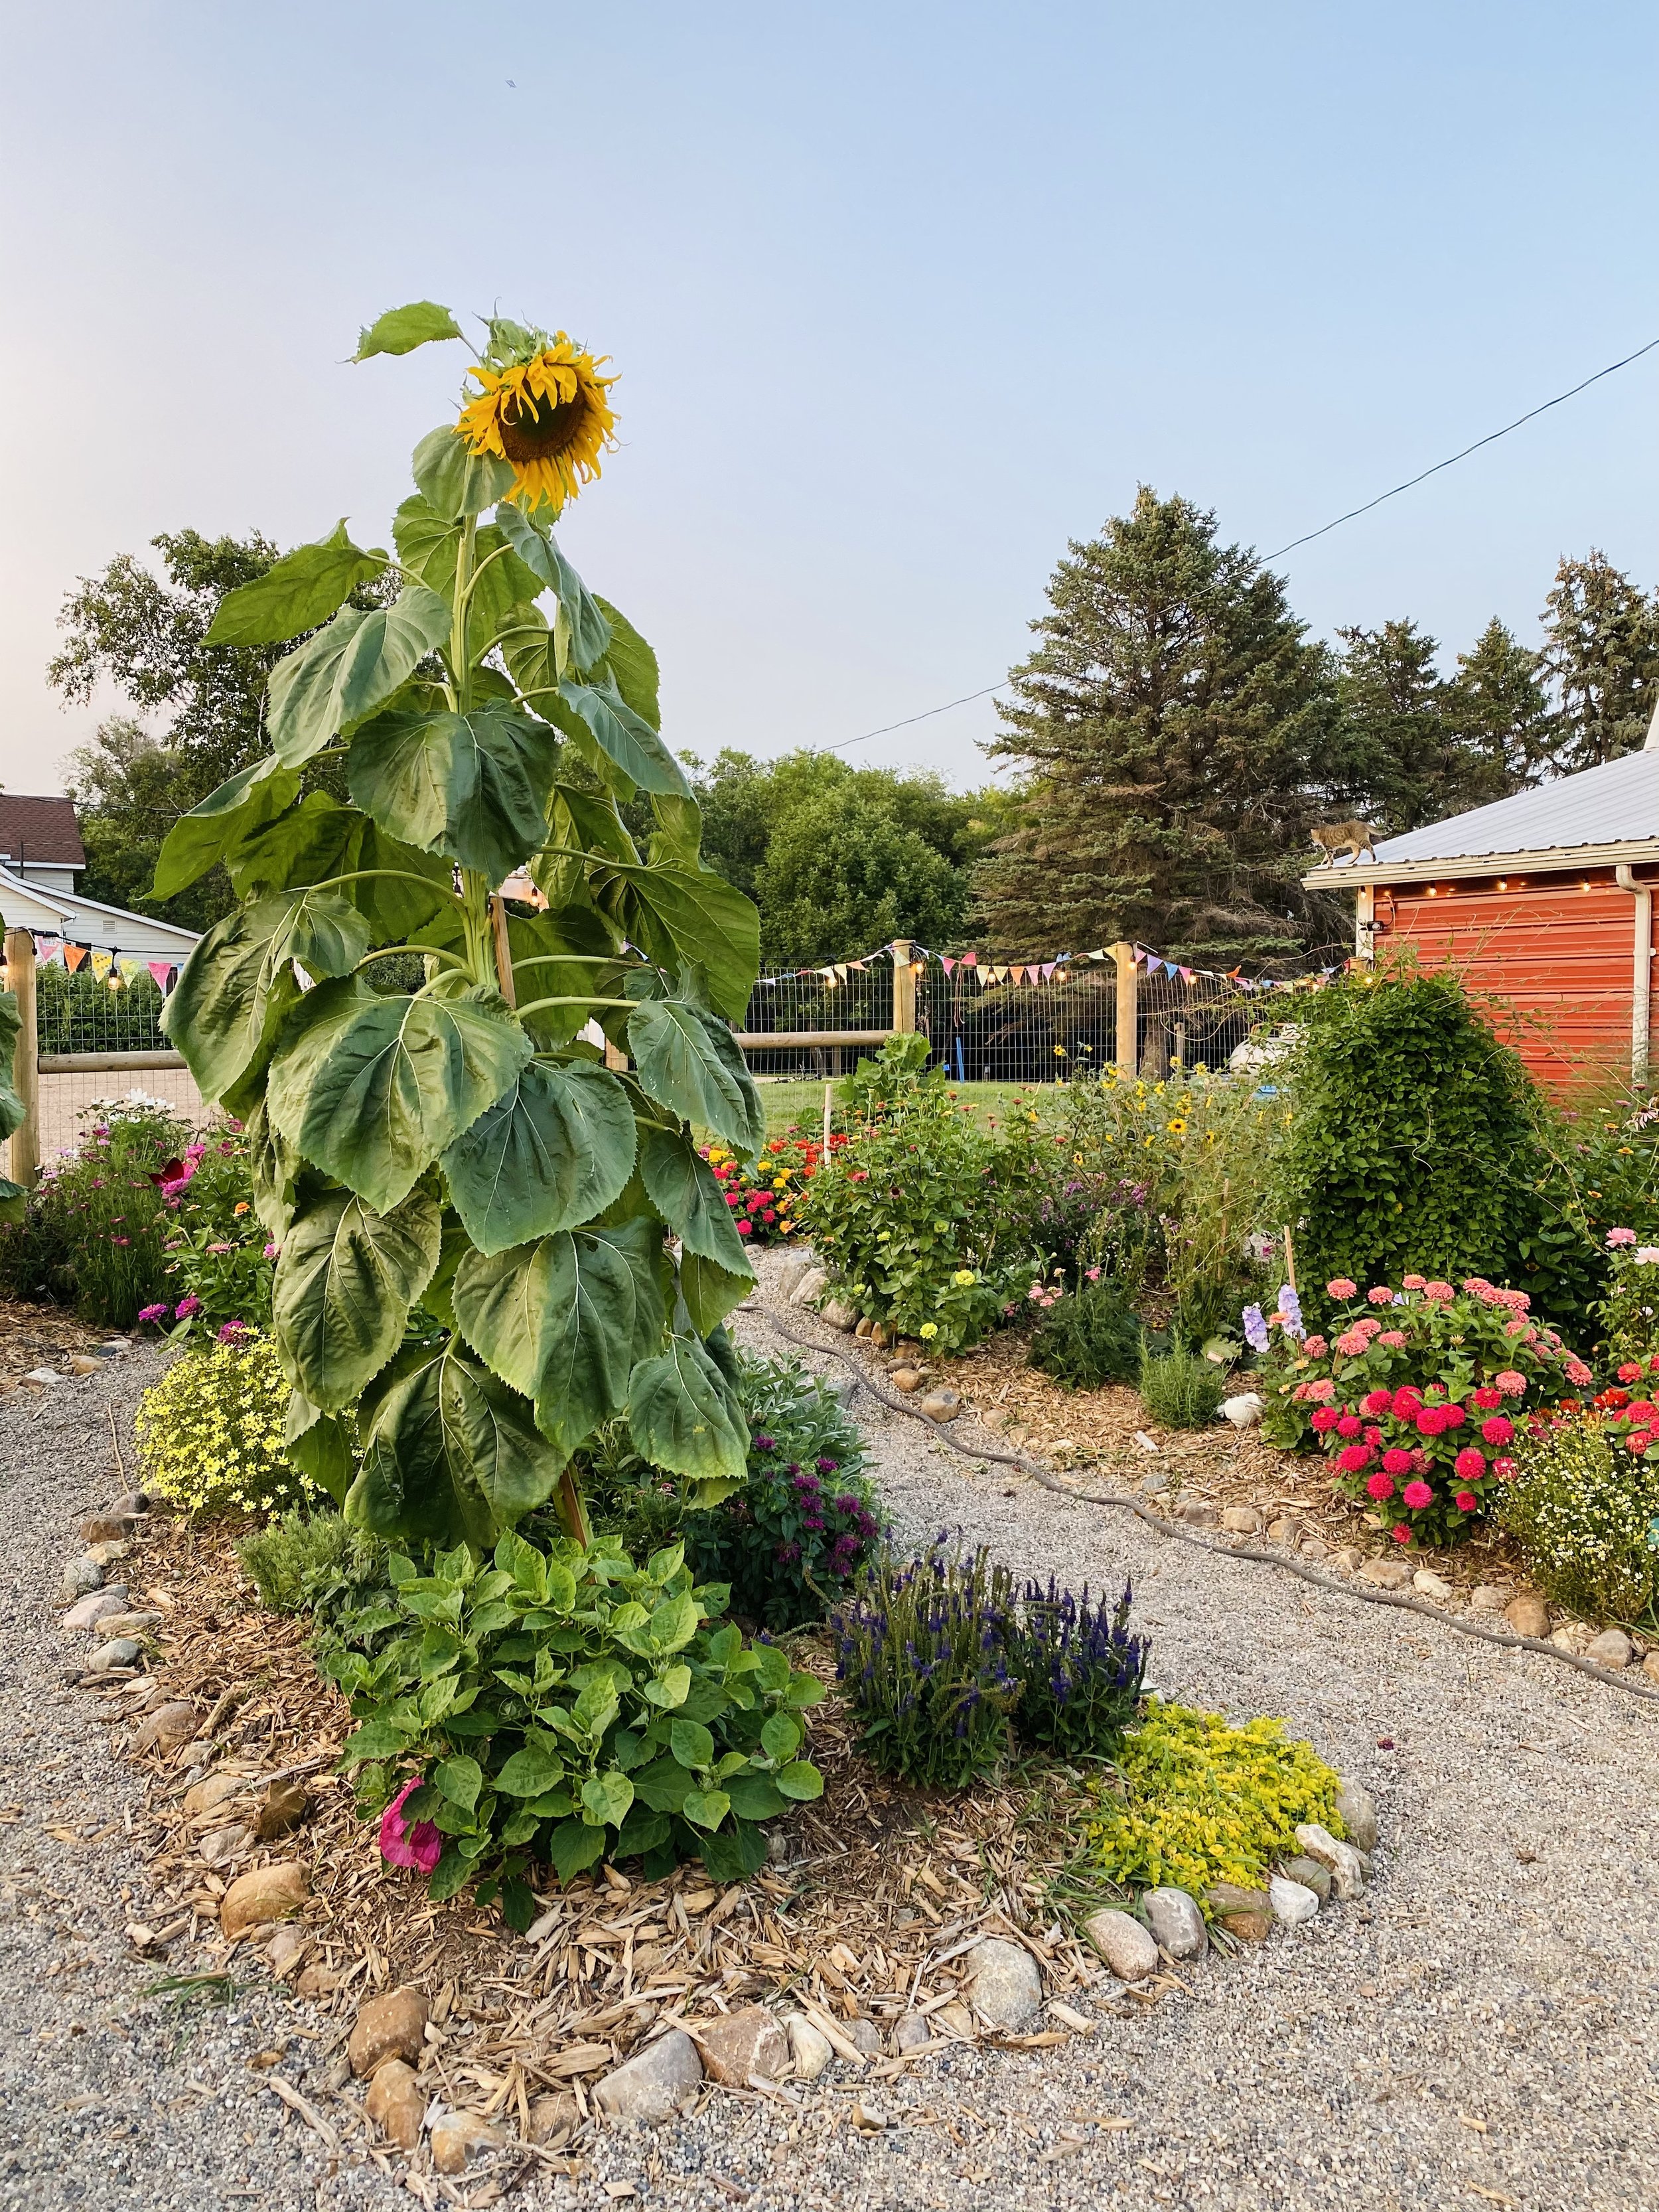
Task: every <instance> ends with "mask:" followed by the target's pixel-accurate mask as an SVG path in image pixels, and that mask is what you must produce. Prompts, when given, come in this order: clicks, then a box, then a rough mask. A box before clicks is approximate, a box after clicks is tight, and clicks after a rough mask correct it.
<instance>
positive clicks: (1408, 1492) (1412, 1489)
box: [1401, 1482, 1434, 1513]
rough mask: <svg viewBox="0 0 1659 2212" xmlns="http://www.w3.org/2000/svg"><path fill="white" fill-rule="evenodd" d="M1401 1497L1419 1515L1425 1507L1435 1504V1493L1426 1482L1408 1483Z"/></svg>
mask: <svg viewBox="0 0 1659 2212" xmlns="http://www.w3.org/2000/svg"><path fill="white" fill-rule="evenodd" d="M1401 1497H1402V1498H1404V1500H1405V1502H1406V1504H1407V1505H1409V1506H1410V1507H1411V1509H1412V1510H1413V1513H1419V1512H1420V1511H1421V1510H1422V1509H1423V1508H1424V1506H1425V1505H1432V1504H1433V1503H1434V1492H1433V1491H1431V1489H1430V1488H1429V1486H1428V1484H1427V1483H1426V1482H1408V1483H1407V1485H1406V1487H1405V1489H1404V1490H1403V1491H1402V1492H1401Z"/></svg>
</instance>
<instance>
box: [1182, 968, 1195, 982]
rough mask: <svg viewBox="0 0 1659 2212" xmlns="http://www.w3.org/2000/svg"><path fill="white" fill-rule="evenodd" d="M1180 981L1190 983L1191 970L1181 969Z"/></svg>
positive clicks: (1191, 977)
mask: <svg viewBox="0 0 1659 2212" xmlns="http://www.w3.org/2000/svg"><path fill="white" fill-rule="evenodd" d="M1181 980H1182V982H1183V983H1190V982H1191V981H1192V980H1193V971H1192V969H1190V968H1183V969H1182V971H1181Z"/></svg>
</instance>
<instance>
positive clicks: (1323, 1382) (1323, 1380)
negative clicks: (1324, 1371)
mask: <svg viewBox="0 0 1659 2212" xmlns="http://www.w3.org/2000/svg"><path fill="white" fill-rule="evenodd" d="M1308 1395H1309V1396H1310V1398H1320V1399H1325V1400H1329V1399H1332V1398H1334V1397H1335V1395H1336V1385H1335V1383H1333V1382H1332V1380H1331V1378H1330V1376H1328V1375H1322V1376H1320V1377H1319V1379H1318V1381H1317V1382H1315V1383H1309V1385H1308Z"/></svg>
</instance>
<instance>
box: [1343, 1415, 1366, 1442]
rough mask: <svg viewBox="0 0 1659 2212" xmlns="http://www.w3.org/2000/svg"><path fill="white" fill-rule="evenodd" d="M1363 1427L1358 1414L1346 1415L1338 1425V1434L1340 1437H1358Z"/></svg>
mask: <svg viewBox="0 0 1659 2212" xmlns="http://www.w3.org/2000/svg"><path fill="white" fill-rule="evenodd" d="M1363 1425H1364V1424H1363V1423H1362V1422H1361V1420H1360V1418H1359V1416H1358V1413H1344V1414H1343V1416H1342V1417H1341V1419H1340V1420H1339V1421H1338V1423H1337V1425H1336V1433H1337V1434H1338V1436H1340V1437H1357V1436H1358V1434H1359V1431H1360V1429H1361V1428H1362V1427H1363Z"/></svg>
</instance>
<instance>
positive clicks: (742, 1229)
mask: <svg viewBox="0 0 1659 2212" xmlns="http://www.w3.org/2000/svg"><path fill="white" fill-rule="evenodd" d="M732 1226H733V1227H734V1228H735V1229H736V1231H737V1232H738V1236H739V1237H752V1236H753V1235H754V1233H755V1225H754V1223H753V1222H752V1221H750V1220H747V1219H744V1220H742V1221H738V1222H734V1223H733V1224H732Z"/></svg>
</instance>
